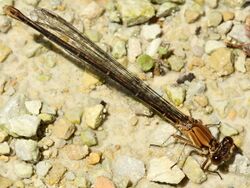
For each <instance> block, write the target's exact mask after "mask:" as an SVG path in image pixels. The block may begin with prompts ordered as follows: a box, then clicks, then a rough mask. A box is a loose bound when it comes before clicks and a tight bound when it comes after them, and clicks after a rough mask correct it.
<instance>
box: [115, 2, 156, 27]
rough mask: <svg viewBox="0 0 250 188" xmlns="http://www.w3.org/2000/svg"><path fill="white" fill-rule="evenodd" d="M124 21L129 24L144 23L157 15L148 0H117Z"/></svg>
mask: <svg viewBox="0 0 250 188" xmlns="http://www.w3.org/2000/svg"><path fill="white" fill-rule="evenodd" d="M117 8H118V11H119V12H120V14H121V18H122V21H123V23H125V24H126V25H128V26H132V25H136V24H140V23H144V22H146V21H148V20H149V19H150V18H152V17H153V16H154V15H155V10H154V7H153V5H152V4H151V3H150V2H149V1H147V0H140V1H134V0H126V1H117Z"/></svg>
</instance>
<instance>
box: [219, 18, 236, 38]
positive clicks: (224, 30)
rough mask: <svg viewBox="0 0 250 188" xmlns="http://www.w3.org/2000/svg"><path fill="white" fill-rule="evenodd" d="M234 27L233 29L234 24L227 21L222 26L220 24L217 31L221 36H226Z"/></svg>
mask: <svg viewBox="0 0 250 188" xmlns="http://www.w3.org/2000/svg"><path fill="white" fill-rule="evenodd" d="M232 27H233V22H232V21H226V22H223V23H222V24H220V25H219V26H218V27H217V30H218V32H219V34H224V35H225V34H227V33H228V32H230V30H231V29H232Z"/></svg>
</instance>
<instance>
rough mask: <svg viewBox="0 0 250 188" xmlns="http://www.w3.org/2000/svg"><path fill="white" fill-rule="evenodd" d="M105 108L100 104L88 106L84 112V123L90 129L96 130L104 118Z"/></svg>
mask: <svg viewBox="0 0 250 188" xmlns="http://www.w3.org/2000/svg"><path fill="white" fill-rule="evenodd" d="M104 109H105V107H104V106H103V105H102V104H97V105H95V106H90V107H87V108H85V110H84V119H85V123H86V125H87V126H88V127H90V128H91V129H97V128H98V127H99V126H100V125H101V124H102V122H103V120H104V118H105V114H104Z"/></svg>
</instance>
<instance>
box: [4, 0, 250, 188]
mask: <svg viewBox="0 0 250 188" xmlns="http://www.w3.org/2000/svg"><path fill="white" fill-rule="evenodd" d="M6 4H8V5H9V4H12V5H15V7H17V8H19V9H20V10H21V11H22V12H24V13H25V14H26V15H29V13H30V11H31V10H33V9H34V7H42V8H46V9H49V10H52V11H53V12H55V13H57V14H59V15H61V16H62V17H63V18H64V19H66V20H67V21H68V22H70V23H72V24H73V25H74V26H75V27H76V28H77V29H78V30H79V31H80V32H82V33H85V34H86V35H87V36H88V37H89V38H90V39H91V40H93V41H94V42H95V43H97V44H98V45H99V46H100V47H102V48H103V49H104V50H105V51H107V52H108V53H110V54H112V56H113V57H114V58H116V59H117V60H118V61H119V62H120V63H121V64H122V65H124V66H125V67H126V68H127V69H128V70H129V71H130V72H133V73H134V74H136V75H137V76H138V77H139V78H141V79H142V80H144V81H145V82H147V83H148V84H149V85H150V86H151V87H152V88H153V89H154V90H155V91H157V92H158V93H159V94H160V95H162V96H164V97H165V98H166V99H168V100H169V101H170V102H171V103H172V104H174V105H175V106H176V107H177V108H179V109H180V110H181V111H182V112H183V113H185V114H188V115H191V116H192V117H194V118H196V119H201V120H202V121H203V122H204V124H216V123H218V122H221V123H220V125H217V126H216V125H215V126H212V127H210V130H211V132H212V134H213V135H214V136H215V137H216V138H217V139H219V140H220V139H222V138H223V137H225V136H231V137H232V138H233V139H234V142H235V143H236V145H237V146H238V147H239V148H241V150H242V153H241V154H240V153H238V154H236V156H235V158H234V160H232V161H230V163H229V164H226V165H224V166H222V167H220V168H219V169H217V167H216V166H211V169H212V170H218V172H220V174H221V176H222V178H223V179H222V180H221V179H220V178H219V176H217V175H216V174H211V173H207V172H204V171H203V170H202V169H201V167H200V166H201V164H202V161H204V158H202V157H200V156H197V155H192V156H188V155H189V153H190V150H191V149H192V148H189V147H188V146H187V147H185V148H184V149H183V145H182V144H180V143H175V140H174V139H173V138H172V137H171V135H172V134H173V133H175V132H176V130H175V129H174V127H173V126H172V125H170V124H168V123H167V122H165V121H163V120H162V119H161V118H159V117H158V116H156V115H155V116H154V117H152V118H150V117H145V116H138V115H137V114H138V113H144V114H147V113H150V112H149V110H148V109H147V108H146V107H145V106H143V105H142V104H141V103H139V102H138V101H136V100H134V98H133V97H131V96H129V95H127V94H126V93H124V92H123V89H122V88H119V87H113V84H112V83H110V82H109V81H107V82H105V83H104V79H103V78H99V77H98V76H97V75H95V74H94V72H89V70H88V69H85V68H83V69H80V68H79V67H77V66H75V65H74V64H73V63H72V61H73V60H72V59H70V58H69V57H68V56H66V55H65V54H64V53H63V52H62V51H61V50H59V49H58V48H57V47H56V46H55V45H53V44H52V43H50V42H48V41H47V40H46V39H44V38H43V37H42V36H41V35H40V34H39V33H37V32H35V31H34V30H32V29H31V28H28V27H27V26H26V25H24V24H22V23H20V22H17V21H15V20H13V19H11V18H9V17H6V15H4V12H3V10H2V7H3V6H4V5H6ZM249 43H250V7H249V6H248V1H247V0H151V1H149V0H138V1H136V0H114V1H112V0H110V1H108V0H97V1H91V0H74V1H70V0H50V1H46V0H24V1H21V0H16V1H14V0H2V1H0V71H1V74H0V107H1V111H0V187H1V188H2V187H19V188H22V187H30V188H31V187H39V188H43V187H65V188H75V187H83V188H85V187H86V188H88V187H94V188H114V187H117V188H126V187H136V188H167V187H201V186H202V187H217V188H219V187H249V186H250V159H249V158H250V150H249V147H250V131H249V128H248V127H249V118H250V112H249V107H250V58H249V56H250V45H249ZM150 145H154V146H150ZM178 158H180V159H179V160H178ZM176 161H178V165H176V166H174V167H173V168H171V166H173V164H174V163H175V162H176Z"/></svg>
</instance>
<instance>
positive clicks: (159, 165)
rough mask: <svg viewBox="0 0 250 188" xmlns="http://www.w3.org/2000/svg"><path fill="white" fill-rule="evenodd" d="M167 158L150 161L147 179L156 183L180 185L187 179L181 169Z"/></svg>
mask: <svg viewBox="0 0 250 188" xmlns="http://www.w3.org/2000/svg"><path fill="white" fill-rule="evenodd" d="M173 165H174V162H172V161H170V160H169V159H168V158H167V157H160V158H153V159H151V160H150V161H149V167H148V169H147V171H148V174H147V179H148V180H150V181H154V182H160V183H169V184H178V183H180V182H181V181H182V179H183V178H184V177H185V174H184V173H183V172H182V171H181V170H180V168H179V167H178V166H177V165H175V166H174V167H173V168H172V166H173Z"/></svg>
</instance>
